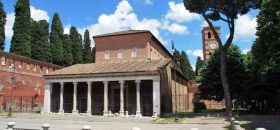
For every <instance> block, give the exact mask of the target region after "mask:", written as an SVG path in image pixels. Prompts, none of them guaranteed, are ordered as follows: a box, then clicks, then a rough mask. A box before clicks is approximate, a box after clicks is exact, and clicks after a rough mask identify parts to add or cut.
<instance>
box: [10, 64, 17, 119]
mask: <svg viewBox="0 0 280 130" xmlns="http://www.w3.org/2000/svg"><path fill="white" fill-rule="evenodd" d="M9 68H12V69H13V76H12V77H11V81H12V90H11V93H10V99H11V100H10V108H9V114H8V117H12V104H13V93H14V81H15V71H16V68H15V65H14V64H12V65H11V66H10V67H9Z"/></svg>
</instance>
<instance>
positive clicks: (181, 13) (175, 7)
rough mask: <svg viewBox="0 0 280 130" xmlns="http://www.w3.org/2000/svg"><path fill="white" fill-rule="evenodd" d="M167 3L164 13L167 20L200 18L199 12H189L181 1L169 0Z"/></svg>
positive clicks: (184, 20)
mask: <svg viewBox="0 0 280 130" xmlns="http://www.w3.org/2000/svg"><path fill="white" fill-rule="evenodd" d="M168 4H169V10H168V12H167V14H166V15H165V18H166V19H168V20H173V21H175V22H178V23H182V22H188V21H191V20H196V19H200V15H199V14H195V13H190V12H189V11H188V10H186V8H185V6H184V4H183V3H175V2H173V1H170V2H169V3H168Z"/></svg>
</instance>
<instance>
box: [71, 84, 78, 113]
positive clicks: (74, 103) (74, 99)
mask: <svg viewBox="0 0 280 130" xmlns="http://www.w3.org/2000/svg"><path fill="white" fill-rule="evenodd" d="M73 85H74V92H73V110H72V115H78V114H79V111H78V110H77V85H78V83H77V82H73Z"/></svg>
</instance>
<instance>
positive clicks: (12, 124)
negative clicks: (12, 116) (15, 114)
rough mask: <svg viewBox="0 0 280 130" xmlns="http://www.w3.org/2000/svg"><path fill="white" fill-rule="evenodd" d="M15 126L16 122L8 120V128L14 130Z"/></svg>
mask: <svg viewBox="0 0 280 130" xmlns="http://www.w3.org/2000/svg"><path fill="white" fill-rule="evenodd" d="M14 126H15V122H8V124H7V129H6V130H13V129H14Z"/></svg>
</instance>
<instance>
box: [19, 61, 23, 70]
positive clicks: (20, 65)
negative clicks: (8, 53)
mask: <svg viewBox="0 0 280 130" xmlns="http://www.w3.org/2000/svg"><path fill="white" fill-rule="evenodd" d="M22 66H23V62H22V61H20V62H19V64H18V68H20V69H21V68H22Z"/></svg>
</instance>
